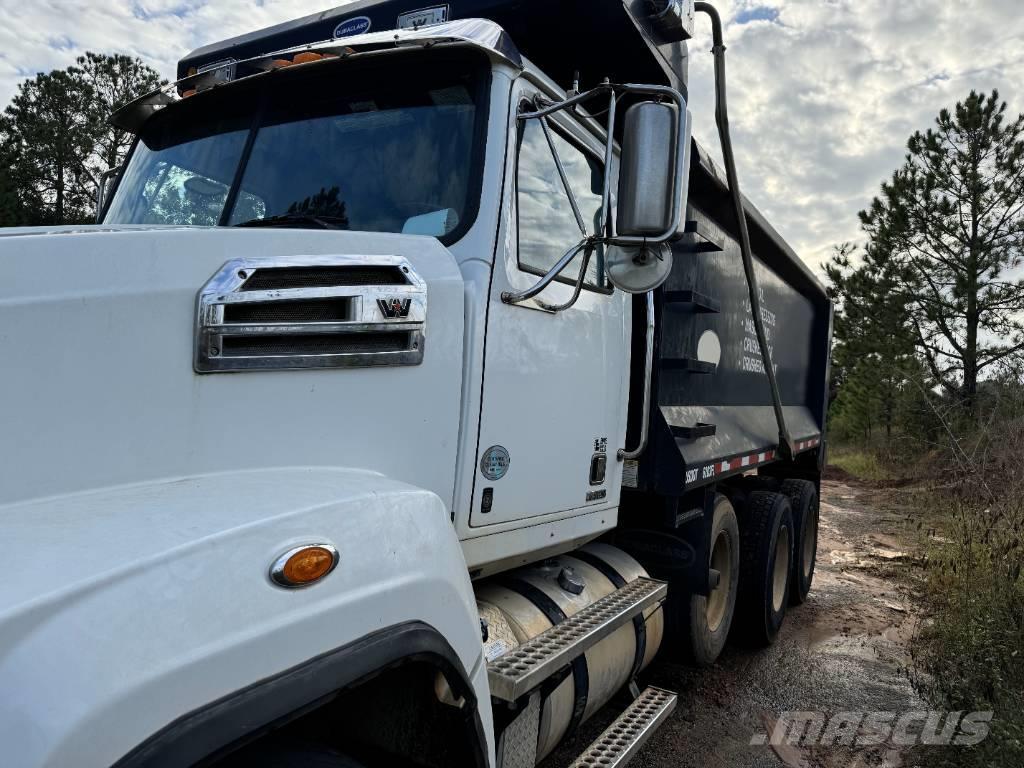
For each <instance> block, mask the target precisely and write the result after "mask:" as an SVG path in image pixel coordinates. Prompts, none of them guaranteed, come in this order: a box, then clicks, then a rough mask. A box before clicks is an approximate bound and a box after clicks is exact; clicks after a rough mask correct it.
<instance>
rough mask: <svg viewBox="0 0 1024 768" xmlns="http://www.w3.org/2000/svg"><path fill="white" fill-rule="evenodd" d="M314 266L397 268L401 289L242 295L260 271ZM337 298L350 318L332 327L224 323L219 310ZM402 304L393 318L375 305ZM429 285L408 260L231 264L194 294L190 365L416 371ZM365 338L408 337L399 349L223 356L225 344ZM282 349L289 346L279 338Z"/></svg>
mask: <svg viewBox="0 0 1024 768" xmlns="http://www.w3.org/2000/svg"><path fill="white" fill-rule="evenodd" d="M318 267H324V268H330V267H364V268H373V267H396V268H398V269H400V270H401V272H402V275H403V277H404V278H405V280H406V281H407V282H406V284H405V285H381V284H370V285H336V286H322V285H321V286H315V287H309V288H282V289H272V290H262V291H244V290H243V287H244V286H245V284H246V282H247V281H248V280H250V279H251V278H252V277H253V275H254V274H257V273H259V272H260V271H261V270H268V269H282V268H290V269H295V268H309V269H314V270H315V269H316V268H318ZM323 299H338V300H339V301H344V302H347V303H348V313H349V314H348V317H347V318H346V319H344V320H335V321H331V322H320V321H310V322H301V321H298V322H297V321H289V322H270V321H268V322H240V323H239V322H229V321H225V319H224V314H225V308H226V307H230V306H239V305H261V306H266V307H269V308H272V307H273V305H275V304H287V303H291V302H295V301H308V300H323ZM391 300H397V301H399V302H402V303H405V306H404V307H403V311H402V312H401V313H400V314H399V315H397V316H395V317H387V316H385V315H384V314H383V312H382V310H381V308H380V306H379V304H378V302H387V301H391ZM426 321H427V285H426V282H424V280H423V279H422V278H421V277H420V276H419V275H418V274H416V272H415V270H413V268H412V265H411V264H410V263H409V261H408V260H407V259H405V258H403V257H401V256H354V255H341V256H283V257H271V258H240V259H233V260H231V261H229V262H227V263H226V264H224V266H223V267H221V268H220V270H218V272H217V273H216V274H215V275H214V276H213V277H212V278H210V280H209V282H207V284H206V285H205V286H203V288H202V290H201V291H200V292H199V297H198V300H197V308H196V331H195V348H194V367H195V370H196V372H197V373H219V372H224V371H255V370H277V369H291V368H361V367H369V366H380V365H419V364H420V363H421V362H423V354H424V347H425V345H426V330H425V328H426ZM367 333H405V334H408V340H407V344H406V345H405V348H403V349H400V350H384V351H379V352H374V351H358V352H331V353H316V354H314V353H305V352H301V351H295V352H290V351H288V350H287V349H285V350H283V351H281V352H276V351H273V350H271V351H268V352H266V353H263V354H245V355H238V354H225V353H224V341H225V339H228V340H230V339H241V338H244V339H249V340H253V341H257V342H258V341H260V340H270V339H275V338H282V337H288V336H306V337H308V336H316V335H325V336H326V335H330V336H333V337H346V336H351V337H352V338H353V340H354V341H356V340H358V337H359V336H360V335H362V334H367ZM282 346H284V347H286V346H287V341H286V339H282Z"/></svg>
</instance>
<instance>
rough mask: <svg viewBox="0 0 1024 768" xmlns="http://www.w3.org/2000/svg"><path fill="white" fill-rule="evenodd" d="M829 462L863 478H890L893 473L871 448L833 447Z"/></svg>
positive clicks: (873, 479)
mask: <svg viewBox="0 0 1024 768" xmlns="http://www.w3.org/2000/svg"><path fill="white" fill-rule="evenodd" d="M828 459H829V463H830V464H834V465H835V466H837V467H839V468H840V469H841V470H843V471H844V472H848V473H849V474H851V475H853V476H854V477H856V478H859V479H861V480H872V481H880V480H890V479H892V473H891V472H889V471H888V469H887V468H886V467H885V465H884V464H882V462H880V461H879V460H878V456H877V455H876V454H875V453H874V452H873V451H870V450H864V449H861V448H850V447H842V446H840V447H837V448H833V449H832V451H831V452H830V454H829V457H828Z"/></svg>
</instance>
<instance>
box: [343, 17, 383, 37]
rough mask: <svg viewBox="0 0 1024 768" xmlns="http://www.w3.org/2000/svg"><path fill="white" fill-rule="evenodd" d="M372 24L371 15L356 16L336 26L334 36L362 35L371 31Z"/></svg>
mask: <svg viewBox="0 0 1024 768" xmlns="http://www.w3.org/2000/svg"><path fill="white" fill-rule="evenodd" d="M372 24H373V22H372V21H370V17H369V16H355V17H353V18H351V19H345V20H344V21H343V22H341V23H340V24H339V25H338V26H336V27H335V28H334V36H335V37H336V38H337V37H352V35H361V34H363V33H364V32H369V31H370V27H371V26H372Z"/></svg>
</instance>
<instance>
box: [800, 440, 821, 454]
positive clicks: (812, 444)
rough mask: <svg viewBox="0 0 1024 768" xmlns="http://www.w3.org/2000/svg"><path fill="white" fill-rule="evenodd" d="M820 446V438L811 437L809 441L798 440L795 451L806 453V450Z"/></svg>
mask: <svg viewBox="0 0 1024 768" xmlns="http://www.w3.org/2000/svg"><path fill="white" fill-rule="evenodd" d="M819 445H821V438H820V437H812V438H810V439H809V440H799V441H798V442H797V444H796V449H797V451H806V450H807V449H808V448H814V447H816V446H819Z"/></svg>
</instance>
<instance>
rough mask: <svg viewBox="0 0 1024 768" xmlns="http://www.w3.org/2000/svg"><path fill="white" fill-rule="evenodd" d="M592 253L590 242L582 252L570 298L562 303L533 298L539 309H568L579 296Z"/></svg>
mask: <svg viewBox="0 0 1024 768" xmlns="http://www.w3.org/2000/svg"><path fill="white" fill-rule="evenodd" d="M593 253H594V246H593V244H592V243H591V244H590V245H588V247H587V249H586V250H585V251H584V252H583V264H582V265H580V274H579V277H577V278H576V288H575V290H573V292H572V298H570V299H569V300H568V301H567V302H565V303H564V304H545V303H544V302H543V301H541V300H540V299H535V301H536V302H537V305H538V306H539V307H540V308H541V309H546V310H547V311H548V312H564V311H565V310H567V309H569V308H570V307H571V306H572V305H573V304H575V303H576V301H577V300H578V299H579V297H580V291H582V290H583V281H584V280H585V279H586V277H587V267H588V266H590V257H591V255H592V254H593Z"/></svg>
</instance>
